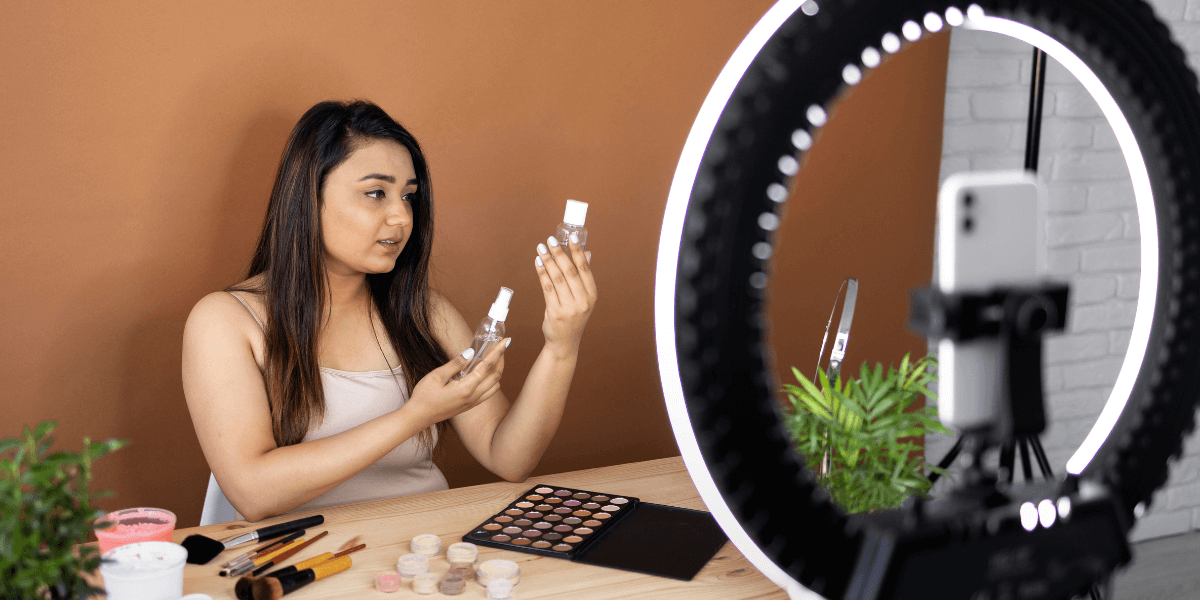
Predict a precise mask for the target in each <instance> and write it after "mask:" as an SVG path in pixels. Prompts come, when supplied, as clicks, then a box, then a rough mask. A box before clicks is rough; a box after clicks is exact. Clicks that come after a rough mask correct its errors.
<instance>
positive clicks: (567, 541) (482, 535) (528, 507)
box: [463, 485, 638, 560]
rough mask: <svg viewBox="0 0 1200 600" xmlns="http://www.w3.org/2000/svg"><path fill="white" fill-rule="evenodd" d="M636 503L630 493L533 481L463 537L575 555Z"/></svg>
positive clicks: (568, 556)
mask: <svg viewBox="0 0 1200 600" xmlns="http://www.w3.org/2000/svg"><path fill="white" fill-rule="evenodd" d="M637 504H638V499H637V498H632V497H630V496H620V495H613V494H602V493H600V492H589V491H584V490H577V489H573V488H563V487H554V486H549V485H537V486H534V487H533V488H531V489H530V490H529V491H528V492H526V493H524V494H521V495H520V496H518V497H517V499H516V500H513V501H512V502H511V503H509V505H508V506H506V507H505V508H504V509H503V510H501V511H500V512H498V513H496V514H495V515H493V516H492V518H490V519H488V520H487V521H486V522H484V523H482V524H481V525H480V526H479V527H476V528H475V529H474V530H472V531H471V533H468V534H467V535H465V536H463V541H467V542H472V543H475V544H480V545H483V546H492V547H494V548H503V549H505V550H519V551H521V552H532V553H534V554H541V555H544V556H553V557H556V558H565V559H567V560H574V557H575V556H577V555H579V554H580V553H582V552H583V551H584V550H586V549H587V548H588V547H589V546H590V545H591V544H592V541H593V540H598V539H600V538H601V537H603V536H602V535H601V534H602V533H603V532H605V531H608V530H609V529H611V528H612V527H614V526H615V525H616V524H617V523H619V522H620V521H621V519H622V517H624V516H625V515H627V514H629V513H631V512H632V511H633V509H634V508H636V507H637Z"/></svg>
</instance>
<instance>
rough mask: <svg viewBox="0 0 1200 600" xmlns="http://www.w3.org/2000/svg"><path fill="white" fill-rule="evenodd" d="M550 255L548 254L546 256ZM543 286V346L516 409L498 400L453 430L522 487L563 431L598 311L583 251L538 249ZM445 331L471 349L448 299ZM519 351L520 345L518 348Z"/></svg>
mask: <svg viewBox="0 0 1200 600" xmlns="http://www.w3.org/2000/svg"><path fill="white" fill-rule="evenodd" d="M543 250H545V251H546V252H545V253H544V254H542V253H541V252H542V251H543ZM538 258H539V259H540V263H541V264H537V265H536V266H535V268H536V269H537V273H538V278H539V280H540V281H541V287H542V295H543V296H544V298H545V301H546V312H545V316H544V318H543V321H542V333H543V335H544V336H545V344H544V345H543V346H542V351H541V353H539V354H538V357H537V360H535V361H534V363H533V368H532V369H530V371H529V375H528V377H526V379H525V386H524V387H523V388H522V389H521V393H520V394H519V395H518V396H517V399H516V401H515V402H509V400H508V399H507V398H506V397H505V396H504V394H503V392H499V391H498V392H497V393H496V394H495V395H493V396H492V397H490V398H488V399H487V400H486V401H485V402H483V403H482V404H480V405H479V406H478V407H476V408H474V409H472V410H470V411H467V412H464V413H462V414H460V415H458V416H456V417H454V418H453V419H451V424H452V425H453V426H454V429H455V431H456V432H457V433H458V436H459V438H460V439H462V440H463V445H464V446H466V448H467V450H468V451H469V452H470V453H471V455H472V456H474V457H475V459H476V460H478V461H479V462H480V464H482V465H483V466H484V467H486V468H487V469H488V470H489V471H491V472H493V473H495V474H496V475H499V476H500V477H503V478H504V479H506V480H508V481H524V480H525V479H526V478H528V477H529V474H530V473H531V472H532V471H533V469H534V467H536V466H537V464H538V461H540V460H541V458H542V454H543V453H544V452H545V451H546V447H547V446H549V445H550V440H551V439H552V438H553V437H554V433H555V432H556V431H557V430H558V425H559V422H560V421H561V420H562V414H563V410H564V409H565V407H566V400H567V392H568V391H569V390H570V387H571V379H572V377H573V376H574V374H575V363H576V361H577V359H578V356H579V344H580V339H581V337H582V335H583V328H584V326H585V325H586V324H587V320H588V317H590V316H591V313H592V310H593V308H594V307H595V304H596V283H595V280H594V279H593V277H592V272H591V268H590V265H589V262H590V259H591V253H588V255H587V257H586V258H585V257H584V254H583V252H582V251H581V250H580V248H579V245H578V244H571V253H570V254H568V253H567V252H565V251H564V250H563V248H562V247H557V246H553V247H549V248H546V246H544V245H541V244H539V257H538ZM438 303H439V307H440V308H439V309H438V310H436V311H435V314H436V315H438V316H439V317H440V319H439V321H440V325H441V328H442V330H443V331H444V332H445V337H446V339H447V341H448V342H449V344H450V345H448V346H447V350H448V351H450V352H453V351H454V349H455V348H462V347H465V346H468V345H470V343H471V337H472V333H471V329H470V328H469V327H468V326H467V323H466V321H464V320H463V318H462V316H461V315H459V314H458V311H456V310H454V308H453V307H452V306H450V304H449V302H446V301H445V300H444V299H440V297H439V299H438ZM517 343H520V341H518V342H517Z"/></svg>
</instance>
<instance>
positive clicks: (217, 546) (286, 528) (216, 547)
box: [183, 515, 325, 565]
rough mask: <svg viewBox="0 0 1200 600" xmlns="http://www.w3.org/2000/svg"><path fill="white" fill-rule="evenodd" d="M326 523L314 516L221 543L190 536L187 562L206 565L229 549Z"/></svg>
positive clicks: (228, 539)
mask: <svg viewBox="0 0 1200 600" xmlns="http://www.w3.org/2000/svg"><path fill="white" fill-rule="evenodd" d="M324 522H325V517H324V516H322V515H313V516H311V517H307V518H304V519H297V520H295V521H288V522H286V523H277V524H275V525H268V526H266V527H260V528H258V529H255V530H254V531H251V532H250V533H243V534H240V535H235V536H233V537H229V538H226V539H224V540H221V541H219V542H218V541H217V540H214V539H212V538H208V537H205V536H202V535H197V534H193V535H189V536H187V539H185V540H183V547H184V548H186V549H187V551H188V557H187V561H188V562H189V563H192V564H193V565H206V564H208V561H210V560H212V559H214V558H216V557H217V555H218V554H220V553H221V552H224V551H225V550H226V549H227V548H232V547H234V546H240V545H242V544H249V543H250V542H253V541H254V540H269V539H271V538H275V537H279V536H281V535H286V534H288V533H291V532H293V531H296V530H298V529H307V528H309V527H315V526H317V525H320V524H322V523H324Z"/></svg>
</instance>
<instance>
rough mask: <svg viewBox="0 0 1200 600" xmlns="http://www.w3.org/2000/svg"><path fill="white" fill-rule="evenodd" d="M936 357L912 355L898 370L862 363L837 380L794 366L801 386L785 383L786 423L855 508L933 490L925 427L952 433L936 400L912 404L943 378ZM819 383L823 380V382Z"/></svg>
mask: <svg viewBox="0 0 1200 600" xmlns="http://www.w3.org/2000/svg"><path fill="white" fill-rule="evenodd" d="M936 364H937V363H936V359H935V358H934V357H932V356H925V357H923V358H921V359H919V360H917V361H915V362H910V361H909V356H908V355H905V356H904V360H903V361H901V362H900V367H899V368H898V369H897V368H895V367H894V366H889V367H888V369H887V372H886V373H885V372H884V370H883V365H881V364H876V365H875V368H874V369H871V368H869V367H868V365H867V363H863V365H862V368H861V369H860V370H859V375H858V377H857V378H850V379H849V380H843V379H842V378H841V376H839V377H838V378H837V379H836V381H834V382H832V383H830V381H829V379H828V377H827V376H826V375H825V373H823V372H819V373H818V375H817V377H818V381H817V382H813V381H811V380H809V379H808V378H807V377H805V376H804V375H803V374H802V373H800V371H798V370H797V369H796V368H795V367H793V368H792V373H793V374H794V375H795V377H796V380H797V382H798V383H799V385H791V384H785V385H784V386H783V389H784V391H785V392H786V393H787V396H788V400H789V401H790V404H791V405H790V406H789V407H788V408H786V409H785V411H784V423H785V425H786V427H787V429H788V431H789V432H790V433H791V436H792V440H793V441H794V442H795V444H796V449H797V450H799V451H800V452H801V454H803V456H804V459H805V463H806V464H807V466H808V468H809V469H810V470H812V471H813V472H814V473H816V474H817V478H818V480H819V481H820V482H821V484H822V485H823V486H824V487H825V489H826V490H827V491H828V492H829V494H830V496H832V499H833V502H834V503H835V504H837V505H838V506H840V507H841V508H842V509H843V510H845V511H846V512H849V513H856V512H871V511H875V510H882V509H888V508H896V507H898V506H900V504H901V503H902V502H903V501H904V499H905V498H908V497H909V496H912V495H914V494H921V495H924V494H927V493H928V491H929V488H930V487H931V485H932V484H931V483H930V481H929V479H928V478H927V477H926V475H925V470H926V469H929V470H932V471H937V472H943V471H942V470H941V469H938V468H937V467H936V466H932V465H927V464H926V462H925V459H924V457H923V453H922V449H923V447H922V445H920V444H918V443H916V442H915V441H913V440H914V439H915V438H918V437H919V436H923V435H924V434H925V432H926V431H939V432H942V433H949V431H948V430H947V429H946V428H945V427H944V426H942V424H941V423H940V422H939V421H938V419H937V413H936V409H934V408H932V407H924V408H917V409H914V408H913V404H914V403H915V402H916V401H917V399H918V398H919V397H920V396H921V395H922V394H924V395H926V396H930V397H932V396H933V394H932V393H931V392H930V391H929V389H928V386H929V384H931V383H932V382H934V381H936V378H937V376H936V375H935V374H934V373H933V372H932V369H933V368H935V367H936ZM818 384H819V385H820V387H818Z"/></svg>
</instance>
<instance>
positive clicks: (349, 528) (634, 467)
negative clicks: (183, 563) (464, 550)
mask: <svg viewBox="0 0 1200 600" xmlns="http://www.w3.org/2000/svg"><path fill="white" fill-rule="evenodd" d="M534 484H547V485H550V486H560V487H574V488H578V489H586V490H594V491H598V492H607V493H613V494H620V495H628V496H635V497H637V498H641V499H642V501H645V502H656V503H659V504H667V505H671V506H679V507H683V508H692V509H699V510H706V508H705V506H704V503H703V501H701V499H700V495H699V493H698V492H697V491H696V488H695V486H694V485H693V484H692V480H691V478H690V477H689V476H688V473H687V470H686V469H685V468H684V465H683V460H682V459H680V458H679V457H672V458H664V459H658V460H650V461H645V462H638V463H630V464H625V465H617V466H612V467H601V468H597V469H587V470H583V471H572V472H569V473H559V474H556V475H545V476H538V477H533V478H531V479H530V480H529V481H527V482H525V483H509V482H500V483H489V484H485V485H476V486H471V487H465V488H457V489H451V490H445V491H440V492H432V493H428V494H418V495H414V496H403V497H399V498H392V499H388V500H377V501H374V502H364V503H361V504H351V505H346V506H339V507H336V508H329V509H324V510H321V511H310V512H297V513H292V514H288V515H286V517H276V518H274V519H270V520H266V521H263V522H261V523H254V524H250V523H247V522H244V521H237V522H233V523H222V524H219V525H209V526H206V527H192V528H189V529H180V530H177V531H175V533H174V536H173V538H174V541H175V542H177V543H178V542H182V541H183V539H184V538H185V537H187V536H189V535H192V534H196V533H198V534H202V535H205V536H208V537H210V538H213V539H222V538H224V537H227V536H229V535H234V534H237V533H240V532H244V531H249V530H251V529H254V528H258V527H262V526H264V525H269V524H272V523H279V522H283V521H288V520H292V519H297V518H301V517H305V516H308V515H312V514H322V515H324V516H325V524H324V525H321V526H318V527H314V528H311V529H309V530H308V534H307V535H306V536H305V537H306V538H308V537H311V536H313V535H316V534H318V533H320V532H321V531H326V530H328V531H329V534H328V535H327V536H325V537H324V538H323V539H321V540H318V541H317V542H315V543H313V544H312V545H311V546H309V547H308V548H306V549H305V550H304V551H303V552H301V553H300V554H298V555H297V556H295V557H293V560H291V561H287V564H292V563H293V562H295V561H297V560H303V559H305V558H308V557H311V556H315V555H317V554H320V553H322V552H328V551H334V552H336V551H337V549H338V547H340V546H341V545H342V544H344V543H346V542H347V541H348V540H350V539H351V538H353V537H355V536H360V538H361V542H362V543H364V544H366V545H367V547H366V549H364V550H360V551H358V552H355V553H354V554H351V555H350V556H351V558H352V559H353V563H354V564H353V566H352V567H351V568H350V569H349V570H348V571H345V572H343V573H339V574H336V575H333V576H331V577H329V578H328V579H323V580H321V581H317V582H314V583H312V584H310V585H308V586H307V587H304V588H302V589H300V590H297V591H296V592H294V593H292V594H289V595H288V596H287V598H288V599H289V600H292V599H294V600H306V599H318V598H319V599H332V598H364V597H374V596H378V597H380V598H381V599H383V598H435V597H439V595H434V596H421V595H418V594H416V593H415V592H414V591H413V590H412V587H411V585H410V584H404V585H403V586H402V587H401V589H400V591H399V592H397V593H395V594H384V593H382V592H378V591H376V590H375V587H374V584H375V576H376V575H377V574H378V573H380V572H383V571H394V570H395V568H396V559H397V558H399V557H400V556H401V555H403V554H407V553H408V552H409V541H410V540H411V539H412V538H413V537H414V536H416V535H419V534H423V533H432V534H434V535H437V536H438V537H440V538H441V539H442V549H443V551H442V553H440V554H439V555H438V556H437V557H433V558H432V559H431V560H430V563H429V565H430V569H429V570H430V572H433V573H441V572H444V571H446V570H448V569H449V565H448V563H447V562H446V555H445V548H446V547H447V546H449V545H450V544H452V543H454V542H459V541H462V536H463V535H464V534H465V533H467V532H469V531H471V529H472V528H474V527H476V526H478V525H479V524H480V523H482V522H484V521H485V520H487V519H488V517H490V516H491V515H493V514H495V512H496V511H497V510H498V509H500V508H503V507H504V506H505V505H507V504H508V503H509V502H511V501H512V500H513V499H514V498H515V497H516V495H517V494H520V493H521V492H524V491H525V490H527V489H529V488H530V487H532V486H533V485H534ZM252 547H253V545H250V544H247V545H246V546H242V547H239V548H233V549H229V550H226V551H225V552H224V553H222V554H221V555H220V556H218V557H217V558H215V559H213V560H212V561H211V562H210V563H208V564H207V565H190V564H189V565H187V567H186V568H185V570H184V582H183V591H184V594H191V593H197V592H199V593H204V594H208V595H210V596H212V597H213V598H214V599H216V600H227V599H232V598H235V596H234V594H233V584H234V582H233V581H232V580H230V579H228V578H225V577H220V576H219V575H218V574H217V573H218V571H219V569H220V564H221V563H223V562H225V561H226V560H229V559H230V558H232V557H234V556H237V555H238V554H242V553H244V552H246V551H247V550H248V549H250V548H252ZM495 558H504V559H508V560H511V561H514V562H516V563H517V564H518V565H520V567H521V581H520V583H519V584H518V585H517V587H516V588H515V590H514V598H517V599H519V600H532V599H535V598H571V599H579V598H684V597H686V598H689V599H693V600H694V599H702V598H714V599H721V600H729V599H733V598H780V599H783V598H787V595H786V594H785V593H784V592H783V590H781V589H780V588H778V587H776V586H775V585H774V584H772V583H771V582H770V581H769V580H768V579H767V578H766V577H764V576H763V575H762V574H761V573H759V572H758V570H756V569H755V568H754V567H753V566H752V565H751V564H750V562H749V561H748V560H746V558H745V557H743V556H742V554H741V553H740V552H738V550H737V548H735V547H734V546H733V544H730V543H728V542H726V543H725V545H724V546H723V547H722V548H721V550H720V551H719V552H717V555H716V556H715V557H714V558H713V559H712V560H711V561H709V563H708V565H706V566H705V567H704V569H703V570H702V571H700V573H699V574H697V575H696V577H695V579H693V580H692V581H678V580H675V579H668V578H665V577H655V576H652V575H643V574H639V573H633V572H629V571H622V570H617V569H610V568H605V567H597V566H591V565H585V564H579V563H574V562H571V561H567V560H562V559H558V558H550V557H544V556H538V555H535V554H527V553H523V552H514V551H510V550H500V549H497V548H490V547H487V546H480V547H479V561H480V562H482V561H485V560H491V559H495ZM460 597H461V598H464V599H468V598H486V597H487V593H486V590H485V589H484V588H483V587H481V586H479V585H478V584H476V583H474V582H469V583H468V585H467V588H466V592H464V593H463V594H462V595H461V596H460Z"/></svg>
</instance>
